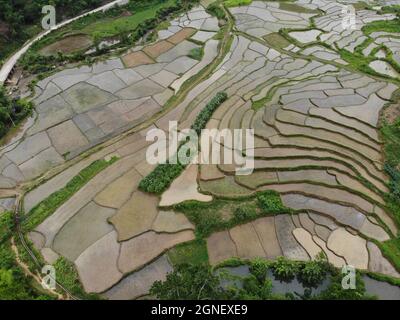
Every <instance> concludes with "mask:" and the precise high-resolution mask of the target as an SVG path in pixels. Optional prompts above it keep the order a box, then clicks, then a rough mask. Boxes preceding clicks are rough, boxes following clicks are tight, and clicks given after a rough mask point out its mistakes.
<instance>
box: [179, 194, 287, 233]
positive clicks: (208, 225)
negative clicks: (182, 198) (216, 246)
mask: <svg viewBox="0 0 400 320" xmlns="http://www.w3.org/2000/svg"><path fill="white" fill-rule="evenodd" d="M260 199H261V200H260ZM265 203H272V204H274V205H271V206H267V205H265ZM277 204H281V199H280V196H279V194H278V193H276V192H274V191H263V192H259V193H257V194H256V195H254V196H251V197H248V198H246V199H240V200H224V199H215V200H213V201H211V202H198V201H186V202H183V203H180V204H177V205H176V206H174V209H175V210H176V211H179V212H183V213H184V214H185V215H186V216H187V217H188V218H189V220H190V221H191V222H192V223H193V224H194V225H195V226H196V233H197V234H198V236H199V237H200V238H206V237H208V236H209V235H210V234H211V233H213V232H216V231H220V230H226V229H230V228H232V227H234V226H236V225H238V224H243V223H246V222H250V221H253V220H255V219H257V218H261V217H263V216H267V215H271V214H277V213H289V212H290V209H288V208H285V207H284V206H283V205H282V206H279V207H278V205H277ZM260 205H263V206H260ZM277 208H279V210H277Z"/></svg>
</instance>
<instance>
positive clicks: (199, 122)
mask: <svg viewBox="0 0 400 320" xmlns="http://www.w3.org/2000/svg"><path fill="white" fill-rule="evenodd" d="M227 97H228V96H227V94H226V93H225V92H219V93H217V94H216V96H215V97H214V98H213V99H212V100H211V101H210V102H209V103H208V104H207V105H206V106H205V108H204V109H203V110H202V111H201V112H200V114H199V115H198V116H197V118H196V120H195V122H194V124H193V125H192V129H193V130H195V131H196V132H197V133H198V134H200V133H201V130H203V129H204V128H205V126H206V124H207V122H208V121H209V120H210V118H211V116H212V114H213V112H214V111H215V110H216V109H217V108H218V107H219V106H220V105H221V103H223V102H224V101H225V100H226V99H227ZM185 168H186V165H184V164H181V163H180V162H179V157H178V161H177V163H169V162H167V163H162V164H159V165H158V166H157V167H156V168H155V169H154V170H153V171H152V172H151V173H150V174H149V175H147V176H146V177H145V178H143V179H142V180H141V181H140V183H139V189H140V190H142V191H144V192H149V193H157V194H160V193H162V192H163V191H165V190H166V189H167V188H168V187H169V186H170V185H171V183H172V182H173V181H174V180H175V179H176V178H177V177H178V176H179V175H180V174H181V173H182V172H183V170H184V169H185Z"/></svg>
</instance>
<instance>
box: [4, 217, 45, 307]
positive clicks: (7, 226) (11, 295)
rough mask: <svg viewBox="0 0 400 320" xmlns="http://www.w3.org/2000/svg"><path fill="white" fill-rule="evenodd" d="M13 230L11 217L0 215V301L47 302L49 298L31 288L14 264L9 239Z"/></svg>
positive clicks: (29, 282) (21, 271) (28, 280)
mask: <svg viewBox="0 0 400 320" xmlns="http://www.w3.org/2000/svg"><path fill="white" fill-rule="evenodd" d="M13 228H14V220H13V215H12V213H10V212H5V213H2V214H1V215H0V300H28V299H29V300H48V299H51V297H50V296H48V295H45V294H41V293H39V292H37V291H36V290H34V289H33V287H32V286H31V281H32V280H31V279H30V278H28V277H26V276H25V274H24V272H23V270H22V269H21V268H20V267H19V266H18V265H17V264H16V261H15V255H14V252H13V251H12V250H11V243H10V238H11V235H12V230H13Z"/></svg>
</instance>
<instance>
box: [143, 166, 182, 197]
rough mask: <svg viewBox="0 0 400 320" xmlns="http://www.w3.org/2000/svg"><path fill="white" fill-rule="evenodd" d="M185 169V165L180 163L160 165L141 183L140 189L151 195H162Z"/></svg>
mask: <svg viewBox="0 0 400 320" xmlns="http://www.w3.org/2000/svg"><path fill="white" fill-rule="evenodd" d="M185 167H186V166H185V165H183V164H180V163H175V164H173V163H162V164H159V165H158V166H157V167H156V168H155V169H154V170H153V171H152V172H151V173H150V174H148V175H147V176H146V177H144V178H143V179H142V180H141V181H140V183H139V189H140V190H142V191H144V192H149V193H157V194H159V193H162V192H163V191H165V190H166V189H167V188H168V187H169V186H170V185H171V183H172V181H174V180H175V179H176V178H177V177H178V176H179V175H180V174H181V173H182V172H183V170H184V169H185Z"/></svg>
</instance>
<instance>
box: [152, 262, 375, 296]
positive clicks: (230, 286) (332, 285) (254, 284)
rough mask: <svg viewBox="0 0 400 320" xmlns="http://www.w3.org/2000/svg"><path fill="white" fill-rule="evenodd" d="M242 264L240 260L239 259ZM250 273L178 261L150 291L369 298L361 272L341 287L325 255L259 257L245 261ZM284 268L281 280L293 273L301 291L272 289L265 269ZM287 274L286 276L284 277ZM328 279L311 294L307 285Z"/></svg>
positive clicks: (218, 294) (185, 293)
mask: <svg viewBox="0 0 400 320" xmlns="http://www.w3.org/2000/svg"><path fill="white" fill-rule="evenodd" d="M242 264H243V263H242ZM245 265H248V266H249V271H250V274H249V275H247V276H235V275H232V274H231V273H230V272H229V271H227V270H226V269H224V267H227V266H224V267H222V268H218V269H216V270H214V269H213V268H211V267H210V266H209V265H206V264H200V265H191V264H186V263H185V264H180V265H178V266H176V268H175V270H174V271H173V272H172V273H170V274H169V275H168V276H167V279H166V281H164V282H161V281H157V282H155V283H154V284H153V286H152V288H151V290H150V293H151V294H152V295H154V296H155V297H157V298H159V299H172V300H179V299H195V300H198V299H241V300H269V299H307V300H318V299H324V300H361V299H371V298H372V297H370V296H368V295H366V291H365V285H364V281H363V280H362V278H361V275H360V274H359V273H357V275H356V289H348V290H345V289H343V287H342V279H343V275H342V274H341V273H340V272H339V271H338V270H336V269H335V268H333V267H332V266H331V265H330V264H329V263H327V262H326V260H325V259H322V258H321V259H317V260H316V261H306V262H302V261H289V260H287V259H286V258H282V257H281V258H279V259H278V261H275V262H270V261H267V260H264V259H262V258H257V259H254V260H252V261H247V262H245ZM271 268H272V270H273V272H274V273H275V270H277V269H279V270H285V271H283V273H281V275H284V276H285V279H286V280H285V281H288V282H289V281H291V280H293V279H294V278H295V277H297V278H298V279H299V281H300V282H301V283H302V284H303V286H304V288H306V289H305V292H304V294H302V295H301V294H298V293H296V292H293V293H292V292H288V293H286V294H285V295H284V296H283V295H281V294H276V293H275V294H274V293H273V284H272V281H271V279H270V278H269V277H268V271H269V270H270V269H271ZM288 276H290V277H288ZM327 278H328V279H329V284H328V287H327V288H326V289H325V290H323V291H322V292H321V293H320V294H317V295H315V294H314V295H313V294H312V293H311V290H310V288H311V287H318V286H319V285H321V284H322V282H323V281H324V280H325V279H327Z"/></svg>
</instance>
